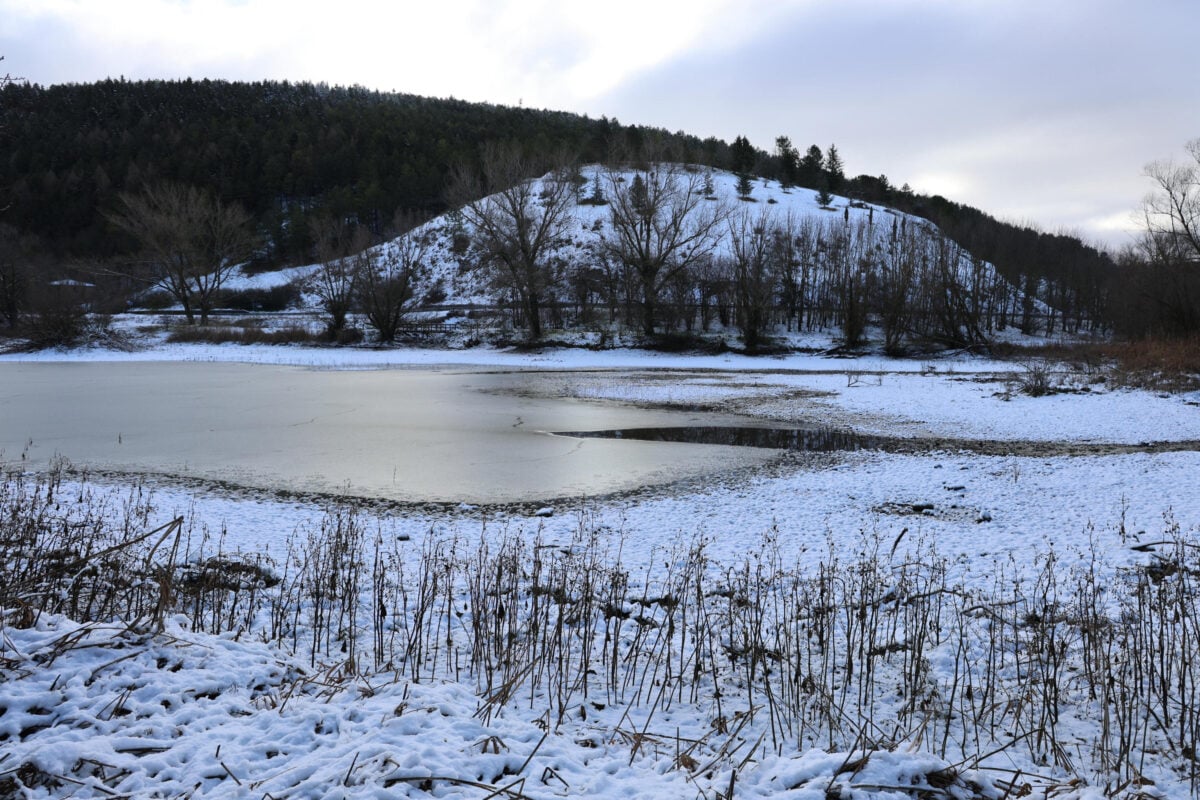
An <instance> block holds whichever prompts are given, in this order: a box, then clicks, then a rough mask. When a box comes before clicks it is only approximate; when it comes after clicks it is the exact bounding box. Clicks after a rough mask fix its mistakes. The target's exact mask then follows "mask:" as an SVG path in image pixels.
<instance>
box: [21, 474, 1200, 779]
mask: <svg viewBox="0 0 1200 800" xmlns="http://www.w3.org/2000/svg"><path fill="white" fill-rule="evenodd" d="M64 491H65V489H64V484H63V483H62V482H61V480H60V479H59V478H58V477H56V476H51V477H49V478H47V479H44V480H41V481H33V482H31V481H29V480H28V479H26V478H23V477H21V476H19V475H10V476H7V477H5V478H4V479H3V483H2V484H0V568H3V570H4V573H5V575H6V581H5V583H4V585H3V586H4V588H3V594H0V607H2V608H3V609H4V612H3V613H4V615H5V624H14V625H22V624H32V620H33V618H35V617H36V615H37V614H39V613H42V612H51V611H53V612H61V613H65V614H69V615H71V616H73V617H75V618H77V619H79V620H80V621H88V620H92V619H121V620H137V619H141V620H153V619H154V618H156V617H157V618H159V619H161V617H162V615H163V614H164V613H173V612H182V613H185V614H187V615H188V617H189V618H190V620H191V623H192V625H193V627H194V628H195V629H198V630H205V631H209V632H212V633H223V632H229V631H236V632H238V633H249V634H251V635H253V636H254V638H256V639H258V640H264V641H269V642H272V643H274V644H275V645H278V646H280V647H283V648H285V649H287V650H289V651H291V652H293V653H295V654H297V655H298V656H301V657H305V658H306V659H307V660H309V662H310V663H311V664H314V665H317V664H321V665H325V666H328V667H330V668H331V669H333V668H335V667H336V670H337V671H338V672H339V674H343V675H346V676H353V675H355V674H359V673H371V674H376V675H378V674H379V673H381V672H384V673H387V672H390V673H392V674H393V675H395V676H396V678H397V679H405V680H411V681H414V682H427V681H434V682H436V681H438V680H444V679H449V680H453V681H457V682H473V683H474V684H475V686H476V689H477V692H478V697H479V708H478V711H477V715H478V716H479V717H480V718H481V719H483V720H485V721H487V720H489V719H491V718H492V717H493V716H494V715H496V714H498V713H500V712H501V710H502V709H504V708H505V707H507V706H509V705H510V704H513V703H516V702H520V703H522V704H524V705H527V706H530V707H531V708H534V707H536V708H535V711H536V712H537V713H538V714H541V715H543V716H544V717H545V719H546V722H547V725H549V726H550V727H557V726H559V725H561V724H562V723H563V722H564V721H566V720H568V719H578V718H579V717H580V716H581V715H583V717H584V718H586V715H587V713H588V712H589V710H591V709H603V708H611V709H618V710H623V715H622V718H621V721H620V722H619V723H618V724H617V725H616V727H615V732H614V734H613V735H614V736H618V737H622V740H623V741H627V742H628V743H629V746H630V747H631V758H633V757H636V755H637V753H638V751H639V750H640V749H641V748H644V747H659V746H661V745H662V743H661V742H657V743H656V740H655V736H656V734H655V733H654V731H655V730H656V728H655V720H656V719H657V718H659V717H661V716H663V715H666V714H674V713H677V712H684V713H687V714H689V715H693V716H694V717H696V718H698V719H700V720H702V724H703V725H705V726H707V729H708V733H707V734H705V735H704V736H703V742H704V747H703V748H701V749H697V748H694V747H689V748H688V750H687V751H686V755H687V757H688V759H690V761H687V760H685V759H683V758H682V755H683V754H685V753H682V752H681V754H680V757H679V763H680V764H681V765H684V764H687V763H693V762H694V763H699V762H700V761H702V760H709V761H711V760H714V759H723V758H724V759H726V760H727V761H729V762H730V763H733V762H736V761H737V760H738V759H743V758H745V757H746V756H745V754H744V753H741V752H739V748H741V747H742V745H744V744H745V740H746V739H747V738H751V737H752V738H757V741H758V744H756V745H755V746H754V748H752V750H755V749H758V748H762V749H764V750H767V751H771V752H776V753H783V752H785V751H787V750H794V749H795V748H801V749H806V748H810V747H819V748H823V749H826V750H829V751H864V750H866V751H870V750H881V749H883V750H887V749H893V748H896V747H899V746H902V745H903V746H905V747H917V748H920V749H922V750H926V751H929V752H932V753H934V754H936V755H938V756H940V757H942V758H944V759H947V760H949V761H951V762H953V763H958V764H961V765H966V766H969V767H973V766H983V767H986V766H987V764H988V763H991V761H990V760H991V759H992V757H993V756H995V755H997V754H1002V753H1009V751H1013V750H1016V751H1019V752H1020V753H1021V754H1022V755H1023V757H1024V758H1025V759H1026V760H1028V761H1032V762H1033V763H1035V764H1039V765H1045V766H1046V767H1047V768H1048V769H1049V768H1053V769H1055V770H1058V771H1062V772H1066V773H1069V774H1073V775H1076V776H1081V777H1083V778H1086V779H1087V780H1088V781H1089V782H1090V783H1093V784H1094V785H1107V794H1109V795H1111V796H1116V795H1119V794H1122V793H1123V792H1127V791H1128V790H1130V787H1133V788H1135V789H1136V788H1137V787H1139V786H1140V785H1141V782H1142V781H1143V780H1144V778H1143V776H1144V773H1145V771H1146V768H1147V764H1148V759H1155V760H1157V761H1158V762H1159V763H1163V762H1164V761H1165V762H1166V763H1170V764H1172V765H1173V766H1174V768H1175V769H1176V770H1177V771H1178V774H1179V776H1180V779H1181V780H1185V781H1188V782H1189V785H1190V787H1191V790H1192V791H1193V792H1195V791H1197V789H1200V762H1198V761H1197V760H1196V757H1195V756H1196V746H1197V744H1196V743H1197V741H1198V740H1200V585H1198V584H1197V580H1198V578H1200V548H1198V547H1197V546H1196V545H1195V544H1193V543H1192V541H1191V535H1190V534H1189V533H1187V532H1184V531H1181V530H1180V529H1179V528H1178V526H1176V525H1174V524H1173V523H1171V522H1170V520H1168V521H1167V525H1166V529H1165V531H1164V533H1163V536H1162V537H1161V538H1162V541H1161V542H1158V543H1156V544H1154V545H1152V546H1149V545H1148V546H1145V548H1146V551H1147V553H1148V554H1149V555H1148V558H1149V561H1148V562H1147V563H1145V564H1144V565H1143V566H1139V567H1133V568H1128V569H1125V570H1122V571H1120V572H1118V573H1117V575H1116V576H1115V577H1114V576H1113V575H1112V574H1111V572H1109V571H1106V570H1104V569H1102V568H1100V567H1099V566H1098V563H1099V561H1100V560H1101V554H1100V553H1097V552H1095V551H1093V553H1092V559H1091V561H1090V562H1089V561H1088V560H1086V559H1085V560H1076V561H1073V562H1072V563H1070V564H1064V563H1061V562H1060V560H1059V558H1058V556H1057V555H1056V554H1055V553H1054V552H1049V553H1045V554H1041V555H1039V556H1037V557H1036V558H1035V560H1034V561H1033V563H1031V564H1025V563H1019V562H1016V561H1011V560H1010V561H1007V562H997V563H987V564H981V565H979V567H978V568H976V567H974V566H971V565H967V566H966V567H965V568H964V567H963V566H962V565H961V564H957V563H955V562H954V561H952V560H951V559H949V558H947V557H946V556H944V555H943V554H941V553H940V552H939V551H938V550H937V548H936V547H935V546H933V545H930V544H927V543H922V542H916V543H914V545H913V548H912V549H908V550H905V551H901V549H900V548H899V547H898V545H899V544H900V542H899V540H897V541H896V542H893V543H888V542H881V541H879V540H878V539H871V538H870V537H865V538H863V539H862V540H861V541H855V542H851V543H848V544H847V545H846V547H845V548H844V549H842V548H839V547H835V546H833V545H831V546H830V548H829V550H828V551H827V552H826V553H824V554H815V555H814V556H813V557H812V558H811V560H809V561H806V562H805V563H797V562H795V561H794V560H789V559H787V558H785V557H784V555H783V553H782V551H781V548H780V547H779V546H778V544H777V542H776V540H775V538H774V534H772V535H768V536H767V537H765V538H764V539H763V541H762V542H760V543H758V544H757V546H754V547H750V548H748V551H749V552H750V553H751V554H750V555H748V556H747V557H746V558H745V559H744V560H743V561H741V562H740V563H735V564H718V563H714V562H713V561H712V560H711V559H710V558H709V555H708V553H707V550H706V544H705V542H704V541H700V540H697V541H694V542H688V543H682V544H679V545H677V546H676V547H675V548H674V550H671V549H669V548H668V549H667V550H666V551H664V552H663V553H660V554H659V556H658V557H657V558H655V560H654V563H653V565H638V566H633V565H630V564H627V563H625V562H624V561H623V559H622V557H621V552H622V535H620V534H615V533H613V532H611V531H598V530H596V529H594V528H592V527H591V526H589V525H588V524H586V520H581V522H580V525H579V527H578V529H577V532H576V534H575V536H574V539H573V541H571V542H570V543H569V544H566V545H561V544H556V545H554V546H551V545H549V544H548V543H546V542H543V541H542V540H541V539H540V538H536V537H535V538H530V537H528V536H523V535H519V534H510V533H505V532H499V533H493V532H490V531H484V532H483V533H482V534H481V535H480V536H479V537H478V538H473V539H464V538H461V537H456V536H448V537H437V536H433V535H431V536H430V537H428V538H427V539H426V540H425V541H424V542H423V543H422V544H419V545H418V544H413V543H408V542H406V541H403V540H398V539H397V538H396V537H395V536H393V535H388V533H387V532H386V530H385V529H384V522H383V521H382V520H380V519H375V518H368V517H366V516H365V515H364V514H363V513H362V512H360V511H357V510H355V509H354V508H347V507H333V508H330V510H329V511H328V513H327V514H326V516H325V517H324V519H323V520H321V521H320V523H319V524H318V525H316V526H314V527H313V528H312V529H311V530H307V531H300V532H298V533H297V535H296V536H295V537H294V538H293V540H292V544H291V547H290V551H289V553H288V555H287V557H286V558H284V559H282V561H280V562H272V561H271V560H269V559H267V558H265V557H255V558H252V559H248V558H246V557H241V556H236V555H231V554H228V553H223V552H221V551H220V547H219V545H218V546H216V548H215V550H214V551H212V552H205V550H206V549H209V550H213V548H214V546H213V545H212V544H211V543H208V542H206V541H204V542H201V543H200V546H197V544H196V542H194V541H193V542H189V541H188V536H187V535H186V534H185V533H184V531H185V530H186V529H185V528H184V526H183V524H182V522H181V521H177V522H176V523H174V525H175V526H176V527H174V528H169V529H167V528H156V529H153V530H151V527H152V526H151V522H150V515H149V503H148V502H147V501H145V500H144V499H143V497H142V495H141V494H140V491H138V490H133V491H131V493H130V495H129V497H128V499H126V500H123V501H121V502H120V503H119V504H117V505H113V502H112V501H111V500H109V501H103V502H102V501H101V500H99V499H98V497H97V496H96V495H93V494H92V493H91V492H89V491H88V490H87V489H86V488H85V489H78V488H73V489H71V490H70V494H69V495H64ZM164 531H165V532H164ZM172 533H173V537H172V536H171V534H172ZM905 544H906V547H907V546H908V543H907V542H906V543H905ZM1084 550H1085V551H1086V545H1085V547H1084ZM1081 730H1082V731H1087V732H1088V733H1087V736H1086V739H1085V740H1080V739H1079V738H1078V734H1079V732H1080V731H1081ZM676 746H677V747H678V743H676ZM702 751H703V753H706V754H708V755H706V756H705V758H703V759H702V758H700V755H701V753H702ZM1005 757H1007V756H1005Z"/></svg>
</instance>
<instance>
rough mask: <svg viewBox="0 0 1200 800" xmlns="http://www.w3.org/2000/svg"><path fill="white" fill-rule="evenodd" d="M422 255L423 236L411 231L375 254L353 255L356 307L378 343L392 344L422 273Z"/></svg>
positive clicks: (362, 252) (368, 251)
mask: <svg viewBox="0 0 1200 800" xmlns="http://www.w3.org/2000/svg"><path fill="white" fill-rule="evenodd" d="M425 254H426V244H425V239H424V237H422V236H421V235H420V232H419V231H416V230H410V231H409V232H408V233H407V234H406V235H404V236H401V237H400V238H398V239H396V240H395V241H393V242H389V243H388V244H385V245H382V246H380V247H379V248H377V250H376V251H371V250H363V251H360V252H359V253H358V254H357V255H356V256H354V259H355V261H356V267H355V270H356V272H357V275H358V278H357V281H358V303H359V307H360V308H361V309H362V313H363V316H365V317H366V319H367V324H369V325H370V326H371V327H372V328H374V329H375V332H376V333H377V334H378V335H379V340H380V341H381V342H391V341H395V339H396V334H397V333H398V332H399V331H400V325H401V324H402V323H403V321H404V317H405V315H406V314H407V313H408V311H409V304H410V301H411V300H412V298H413V294H414V292H415V290H416V285H417V282H418V281H419V280H420V278H421V276H422V274H423V273H424V270H425Z"/></svg>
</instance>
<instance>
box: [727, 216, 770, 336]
mask: <svg viewBox="0 0 1200 800" xmlns="http://www.w3.org/2000/svg"><path fill="white" fill-rule="evenodd" d="M775 235H776V230H775V224H774V220H773V218H772V215H771V212H770V209H769V208H764V209H763V210H761V211H759V212H758V213H757V214H754V213H751V212H750V211H749V210H743V211H741V212H739V213H735V214H734V215H732V216H731V217H730V219H729V238H730V253H731V254H732V256H733V274H734V286H735V287H736V292H737V294H736V297H737V321H738V327H739V328H741V331H742V341H743V342H744V343H745V344H746V347H748V348H754V347H758V345H759V344H761V343H762V339H763V333H764V332H765V330H766V328H767V324H768V322H769V321H770V315H771V309H772V307H773V306H774V301H775V288H776V286H777V285H778V280H777V275H778V273H779V269H778V268H777V264H776V261H775V256H776V254H777V253H776V250H775V248H774V247H773V245H774V244H775Z"/></svg>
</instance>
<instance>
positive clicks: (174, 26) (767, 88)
mask: <svg viewBox="0 0 1200 800" xmlns="http://www.w3.org/2000/svg"><path fill="white" fill-rule="evenodd" d="M0 20H2V21H3V22H2V24H0V54H2V55H5V56H6V62H5V66H6V67H7V68H8V69H9V70H10V71H11V72H12V73H13V74H16V75H20V76H23V77H25V78H27V79H29V80H31V81H34V82H37V83H41V84H53V83H64V82H86V81H94V80H99V79H103V78H106V77H116V76H125V77H126V78H129V79H147V78H168V79H170V78H183V77H194V78H205V77H207V78H219V79H229V80H262V79H273V80H291V81H314V82H317V81H324V82H327V83H331V84H342V85H350V84H358V85H363V86H367V87H371V88H377V89H381V90H384V91H393V90H394V91H401V92H409V93H414V94H422V95H430V96H437V97H448V96H454V97H458V98H461V99H466V100H473V101H486V102H492V103H498V104H508V105H515V104H517V103H518V102H520V103H523V104H524V105H526V106H530V107H545V108H554V109H561V110H567V111H575V112H579V113H587V114H589V115H591V116H600V115H602V114H603V115H608V116H612V117H617V118H619V119H620V120H621V121H622V122H625V123H637V124H647V125H653V126H659V127H664V128H667V129H669V130H680V129H682V130H686V131H688V132H689V133H694V134H696V135H698V136H700V137H706V136H710V135H712V136H718V137H720V138H724V139H727V140H732V138H733V137H734V136H736V135H739V134H744V135H747V136H749V138H750V139H751V141H752V142H753V143H754V144H756V145H757V146H759V147H761V148H763V149H768V150H769V149H771V147H772V145H773V142H774V138H775V136H777V135H781V134H784V135H788V136H790V137H791V138H792V140H793V142H794V143H795V144H797V145H798V146H800V147H802V148H803V147H807V145H808V144H810V143H816V144H818V145H819V146H821V147H822V148H824V147H827V146H828V145H829V144H830V143H831V142H833V143H836V144H837V145H838V148H839V150H840V151H841V153H842V156H843V158H844V160H845V161H846V166H847V170H848V171H849V172H850V173H851V174H858V173H867V174H872V175H878V174H887V175H888V177H889V178H890V179H891V180H892V182H893V183H896V184H902V183H905V182H907V183H909V184H910V185H912V186H913V188H914V189H917V190H918V191H925V192H931V193H939V194H943V195H945V196H946V197H948V198H950V199H952V200H957V201H960V202H965V203H969V204H971V205H975V206H978V207H980V208H982V209H983V210H985V211H988V212H989V213H993V214H995V215H996V216H1000V217H1002V218H1007V219H1015V220H1020V221H1032V222H1036V223H1038V224H1039V225H1040V226H1041V227H1043V228H1046V229H1048V230H1056V229H1060V228H1066V229H1074V230H1078V231H1079V232H1080V233H1082V234H1084V235H1090V236H1092V237H1093V238H1097V239H1103V240H1104V241H1108V242H1114V243H1118V244H1119V243H1121V242H1122V241H1123V240H1124V238H1125V234H1123V233H1121V231H1124V230H1129V229H1130V228H1131V227H1132V225H1131V223H1130V221H1129V220H1130V215H1129V214H1128V213H1127V212H1126V209H1129V210H1131V209H1133V208H1134V207H1136V205H1137V203H1138V202H1139V201H1140V199H1141V197H1142V195H1143V193H1144V192H1145V191H1146V190H1147V189H1148V188H1149V187H1148V186H1146V185H1145V182H1144V179H1142V178H1141V177H1140V175H1141V166H1142V165H1143V164H1145V163H1146V162H1148V161H1150V160H1153V159H1155V158H1162V157H1170V156H1171V155H1173V154H1176V153H1178V152H1179V150H1180V148H1181V147H1182V145H1183V143H1184V142H1185V141H1187V140H1188V139H1191V138H1194V137H1196V136H1200V128H1198V127H1197V121H1196V119H1195V116H1194V110H1195V109H1196V108H1197V107H1200V83H1197V82H1196V81H1195V76H1196V75H1197V74H1200V55H1198V54H1197V48H1195V47H1194V42H1193V39H1194V31H1196V30H1200V4H1196V3H1195V2H1194V1H1193V0H1148V1H1147V2H1145V3H1138V4H1132V3H1126V2H1123V0H1056V2H1054V3H1046V2H1044V1H1043V0H972V1H971V2H963V0H840V2H837V3H834V2H828V1H827V0H774V1H772V0H742V2H737V0H692V2H688V3H682V2H673V1H670V0H610V2H607V3H603V4H596V3H582V2H574V1H572V0H567V1H566V2H564V1H563V0H442V2H435V3H427V2H419V3H418V2H411V1H410V2H393V3H386V4H385V3H377V2H373V1H370V0H340V1H339V2H337V3H329V2H323V3H315V2H295V1H294V0H293V1H290V2H289V1H288V0H108V1H107V2H99V1H98V0H0ZM1118 220H1123V222H1121V223H1118Z"/></svg>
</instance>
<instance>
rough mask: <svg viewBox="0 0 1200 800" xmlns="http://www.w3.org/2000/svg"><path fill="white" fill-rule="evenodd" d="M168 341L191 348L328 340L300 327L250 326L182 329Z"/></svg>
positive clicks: (177, 328) (172, 331) (189, 326)
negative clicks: (185, 344) (196, 344)
mask: <svg viewBox="0 0 1200 800" xmlns="http://www.w3.org/2000/svg"><path fill="white" fill-rule="evenodd" d="M167 341H169V342H182V343H187V344H194V343H204V344H316V343H323V342H326V341H328V337H327V336H325V334H323V333H313V332H311V331H310V330H308V329H307V328H305V327H303V326H299V325H288V326H285V327H282V328H275V329H271V330H268V329H265V328H262V327H259V326H257V325H254V324H253V323H248V324H241V325H236V324H221V325H185V326H180V327H176V328H173V329H172V330H171V332H170V334H168V336H167Z"/></svg>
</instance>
